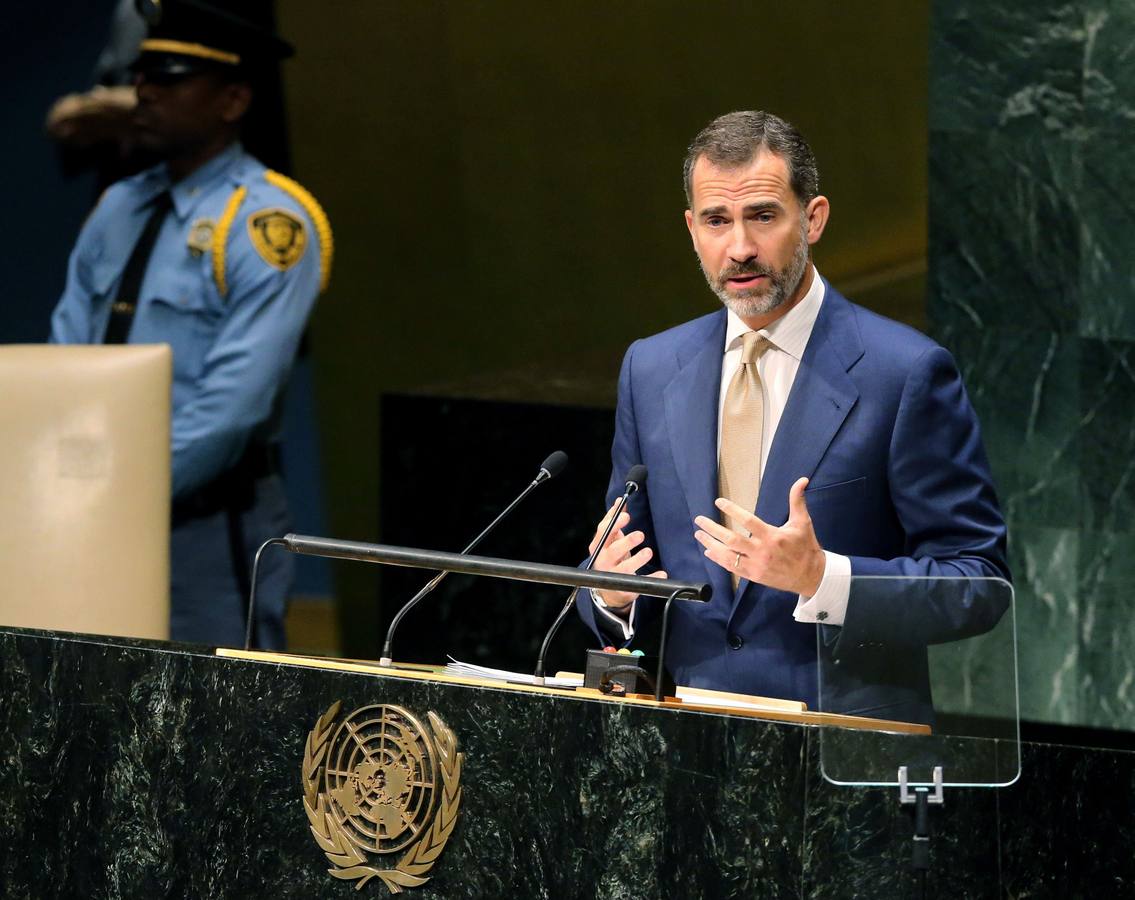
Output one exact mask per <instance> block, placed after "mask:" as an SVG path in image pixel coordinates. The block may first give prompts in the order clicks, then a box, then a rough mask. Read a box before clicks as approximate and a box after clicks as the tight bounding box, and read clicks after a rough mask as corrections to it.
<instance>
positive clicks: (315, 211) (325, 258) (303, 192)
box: [264, 169, 335, 293]
mask: <svg viewBox="0 0 1135 900" xmlns="http://www.w3.org/2000/svg"><path fill="white" fill-rule="evenodd" d="M264 180H265V181H267V182H268V183H269V184H271V185H274V186H275V187H278V188H279V189H280V190H281V191H283V192H284V193H285V194H287V195H288V196H290V197H291V198H292V199H293V200H295V201H296V203H298V204H299V205H300V206H302V207H303V210H304V212H306V213H307V215H308V218H310V219H311V222H312V224H313V225H314V226H315V233H316V234H317V235H319V290H320V292H321V293H322V292H323V291H325V290H327V282H328V281H330V279H331V260H332V257H333V256H334V255H335V244H334V239H333V237H332V235H331V223H330V222H329V221H328V219H327V213H325V212H324V211H323V207H322V206H320V205H319V201H318V200H316V199H315V197H313V196H312V195H311V192H310V191H308V189H307V188H305V187H304V186H303V185H302V184H300V183H299V182H298V181H294V180H293V179H291V178H289V177H288V176H287V175H281V174H280V173H279V172H273V171H272V170H271V169H268V170H267V171H266V172H265V173H264Z"/></svg>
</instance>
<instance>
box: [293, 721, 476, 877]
mask: <svg viewBox="0 0 1135 900" xmlns="http://www.w3.org/2000/svg"><path fill="white" fill-rule="evenodd" d="M340 705H341V704H340V702H339V701H335V703H333V704H332V705H331V707H330V708H329V709H328V710H327V712H325V713H324V714H323V715H322V716H320V718H319V721H317V722H316V723H315V727H314V728H313V729H312V730H311V732H310V733H309V734H308V736H307V745H306V747H305V749H304V755H303V769H302V773H303V794H304V796H303V804H304V810H305V811H306V813H307V818H308V822H309V823H310V825H311V833H312V836H313V837H314V838H315V841H316V843H317V844H319V847H320V849H322V850H323V852H324V853H325V854H326V856H327V859H328V860H330V862H331V864H332V868H330V869H328V870H327V871H328V873H329V874H330V875H332V876H334V877H335V878H339V879H341V880H344V881H351V880H355V881H356V884H355V888H356V889H361V888H362V887H363V885H364V884H366V883H367V882H368V881H369V880H370V879H372V878H375V877H377V878H379V879H381V880H382V882H383V883H384V884H385V885H386V887H387V888H389V890H390V893H392V894H398V893H401V892H402V889H403V888H407V887H419V886H421V885H423V884H425V883H426V882H427V881H429V878H428V877H425V873H426V872H428V871H429V870H430V869H431V868H432V867H433V865H434V863H435V862H436V861H437V858H438V856H440V855H441V852H442V850H443V849H445V844H446V841H448V840H449V837H450V835H451V834H452V833H453V827H454V825H456V823H457V812H458V808H459V807H460V805H461V764H462V761H463V760H464V754H462V753H458V752H457V738H456V737H455V736H454V734H453V732H452V731H451V730H450V729H449V727H448V726H447V725H446V724H445V722H443V721H442V720H441V718H440V717H439V716H438V715H437V714H436V713H434V712H429V713H427V718H428V719H429V723H430V729H429V730H427V729H426V728H423V727H422V724H421V723H420V722H419V721H418V719H417V718H415V717H414V716H413V715H412V714H411V713H409V712H408V711H406V710H405V709H403V708H402V707H399V706H386V705H383V706H364V707H362V708H360V709H356V710H355V711H354V712H352V713H350V714H349V715H348V716H347V717H346V718H345V719H344V720H343V721H342V722H340V723H339V724H338V725H337V726H336V723H335V718H336V716H338V714H339V708H340ZM431 732H432V733H431ZM368 853H375V854H379V855H387V854H394V853H402V854H403V855H402V857H401V859H399V861H398V864H397V865H396V866H394V868H391V869H379V868H376V867H374V866H372V865H370V857H369V856H368V855H367V854H368Z"/></svg>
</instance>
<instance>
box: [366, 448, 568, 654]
mask: <svg viewBox="0 0 1135 900" xmlns="http://www.w3.org/2000/svg"><path fill="white" fill-rule="evenodd" d="M566 465H567V454H566V453H564V452H563V451H562V450H557V451H556V452H555V453H553V454H551V455H550V456H549V457H548V458H547V459H546V460H544V462H543V463H542V464H541V466H540V471H539V473H537V475H536V477H535V478H533V479H532V482H531V483H530V484H529V485H528V487H526V488H525V489H524V490H523V491H521V492H520V494H519V495H518V496H517V498H516V499H515V500H513V501H512V502H511V503H510V504H509V505H508V506H507V507H505V509H504V511H503V512H502V513H501V514H500V515H498V516H497V517H496V518H495V519H493V521H491V522H490V523H489V524H488V526H487V527H486V528H485V529H484V531H482V532H481V533H480V534H479V535H477V536H476V537H475V538H473V540H472V541H470V542H469V546H468V547H466V548H465V549H464V550H462V551H461V555H462V556H464V555H465V554H467V553H470V552H472V550H473V548H474V547H476V546H477V545H478V544H479V543H481V540H482V538H484V537H485V535H487V534H488V533H489V532H490V531H492V530H493V529H494V528H496V527H497V523H498V522H500V520H501V519H503V518H504V517H505V516H507V515H508V514H509V513H510V512H512V511H513V510H514V509H516V507H517V506H518V505H519V504H520V501H521V500H523V499H524V498H525V497H527V496H528V495H529V494H531V493H532V492H533V491H534V490H536V488H537V487H539V486H540V485H541V484H543V483H544V482H545V481H550V480H551V479H552V478H554V477H555V476H556V475H558V474H559V473H560V472H561V471H562V470H563V467H564V466H566ZM448 574H449V572H448V571H443V572H438V573H437V575H435V576H434V577H433V578H431V579H430V580H429V581H428V582H427V583H426V584H424V585H423V586H422V589H421V590H420V591H418V593H416V594H414V596H413V597H411V598H410V599H409V600H408V601H407V602H406V604H405V605H404V606H403V607H402V608H401V609H400V610H398V612H397V613H395V614H394V618H393V619H392V620H391V622H390V627H389V628H387V630H386V641H385V643H383V645H382V656H381V658H380V659H379V660H378V664H379V665H380V666H383V667H385V668H389V667H390V666H392V665H393V664H394V661H393V659H392V658H391V656H390V654H391V647H392V646H393V643H394V631H395V629H397V628H398V623H399V622H401V621H402V619H403V618H404V617H405V615H406V613H408V612H409V611H410V610H412V609H413V608H414V607H415V606H417V605H418V602H419V601H420V600H421V599H422V598H423V597H425V596H426V595H427V594H428V593H430V592H431V591H432V590H433V589H434V588H436V587H437V586H438V585H439V584H441V582H442V579H444V578H445V576H446V575H448Z"/></svg>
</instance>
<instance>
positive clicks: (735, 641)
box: [729, 634, 745, 650]
mask: <svg viewBox="0 0 1135 900" xmlns="http://www.w3.org/2000/svg"><path fill="white" fill-rule="evenodd" d="M743 643H745V642H744V641H743V640H742V639H741V635H739V634H731V635H729V646H730V647H732V648H733V649H734V650H740V649H741V645H742V644H743Z"/></svg>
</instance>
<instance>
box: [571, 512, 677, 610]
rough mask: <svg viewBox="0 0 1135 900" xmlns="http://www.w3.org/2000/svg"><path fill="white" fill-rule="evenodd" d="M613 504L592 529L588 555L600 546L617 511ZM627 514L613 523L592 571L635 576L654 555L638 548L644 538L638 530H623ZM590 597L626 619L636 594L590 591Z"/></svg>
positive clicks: (659, 573)
mask: <svg viewBox="0 0 1135 900" xmlns="http://www.w3.org/2000/svg"><path fill="white" fill-rule="evenodd" d="M618 505H619V504H618V502H617V501H616V502H615V504H614V505H612V507H611V508H610V509H609V510H607V514H606V515H605V516H603V518H602V520H601V521H600V522H599V525H598V526H597V527H596V529H595V536H594V537H593V538H592V539H591V544H590V545H589V546H588V548H587V549H588V552H589V553H594V552H595V548H596V547H598V546H599V539H600V538H601V537H602V536H603V532H604V531H605V530H606V528H607V523H608V522H609V521H610V520H611V516H613V515H614V514H615V510H616V509H617V508H618ZM630 521H631V516H630V513H628V512H626V511H625V510H624V511H623V512H622V513H620V514H619V520H618V521H617V522H616V523H615V527H614V528H612V529H611V533H610V534H609V535H607V543H605V544H604V545H603V549H602V550H600V551H599V555H598V556H596V557H595V565H594V566H592V568H593V569H594V570H595V571H596V572H615V573H617V574H620V575H637V574H638V570H639V569H641V568H642V567H643V566H645V565H646V564H647V563H648V562H650V560H651V558H652V557H653V556H654V551H653V550H651V549H650V548H649V547H640V546H639V545H640V544H642V542H643V540H645V538H646V535H644V534H643V533H642V532H641V531H632V532H631V533H630V534H624V533H623V529H624V528H626V527H627V525H629V524H630ZM650 577H651V578H665V577H667V576H666V573H665V572H663V571H661V570H659V571H657V572H651V573H650ZM591 595H592V596H593V597H597V598H598V599H600V600H602V601H603V603H605V604H606V605H607V609H608V610H610V611H611V612H613V613H614V614H615V615H619V616H624V617H625V616H626V614H627V612H628V611H629V610H630V608H631V604H632V603H634V601H635V598H636V597H637V596H638V594H632V593H630V592H629V591H602V592H600V591H596V590H593V591H592V592H591Z"/></svg>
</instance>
